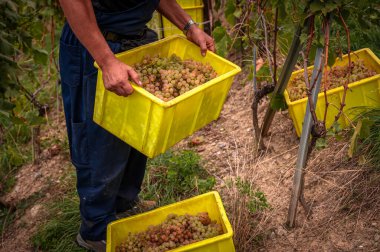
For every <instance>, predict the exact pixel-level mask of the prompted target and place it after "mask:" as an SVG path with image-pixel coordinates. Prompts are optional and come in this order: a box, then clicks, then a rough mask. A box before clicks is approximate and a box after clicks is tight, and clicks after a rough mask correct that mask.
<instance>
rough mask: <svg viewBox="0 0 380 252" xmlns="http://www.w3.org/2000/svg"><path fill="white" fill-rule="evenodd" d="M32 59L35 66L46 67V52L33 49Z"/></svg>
mask: <svg viewBox="0 0 380 252" xmlns="http://www.w3.org/2000/svg"><path fill="white" fill-rule="evenodd" d="M33 59H34V61H35V62H36V63H37V64H41V65H46V62H47V60H48V52H47V51H46V50H43V49H36V48H34V49H33Z"/></svg>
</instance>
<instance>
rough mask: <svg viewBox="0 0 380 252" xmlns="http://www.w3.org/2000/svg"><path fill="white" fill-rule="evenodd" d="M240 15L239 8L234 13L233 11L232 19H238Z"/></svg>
mask: <svg viewBox="0 0 380 252" xmlns="http://www.w3.org/2000/svg"><path fill="white" fill-rule="evenodd" d="M241 14H242V10H241V9H240V8H237V9H236V10H235V11H234V17H236V18H240V17H241Z"/></svg>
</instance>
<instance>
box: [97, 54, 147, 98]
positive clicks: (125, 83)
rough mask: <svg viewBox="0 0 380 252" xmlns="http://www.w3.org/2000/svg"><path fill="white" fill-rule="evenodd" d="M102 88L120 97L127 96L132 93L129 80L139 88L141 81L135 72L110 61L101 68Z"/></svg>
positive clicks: (118, 62) (113, 60)
mask: <svg viewBox="0 0 380 252" xmlns="http://www.w3.org/2000/svg"><path fill="white" fill-rule="evenodd" d="M102 72H103V83H104V87H105V88H106V89H107V90H109V91H111V92H114V93H115V94H117V95H120V96H128V95H130V94H132V93H133V88H132V86H131V84H130V83H129V80H130V79H131V80H133V81H134V82H135V83H136V84H138V85H140V86H141V81H140V78H139V76H138V74H137V73H136V71H135V70H134V69H133V68H132V67H130V66H128V65H126V64H124V63H123V62H121V61H120V60H118V59H117V58H112V59H110V60H109V61H108V62H107V63H106V64H104V65H103V67H102Z"/></svg>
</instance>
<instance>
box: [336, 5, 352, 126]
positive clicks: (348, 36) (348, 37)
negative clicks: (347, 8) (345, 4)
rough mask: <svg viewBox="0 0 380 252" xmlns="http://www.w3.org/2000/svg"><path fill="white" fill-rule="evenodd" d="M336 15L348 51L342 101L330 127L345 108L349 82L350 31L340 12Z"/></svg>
mask: <svg viewBox="0 0 380 252" xmlns="http://www.w3.org/2000/svg"><path fill="white" fill-rule="evenodd" d="M338 14H339V19H340V21H342V24H343V26H344V29H345V31H346V37H347V51H348V69H347V71H348V72H347V79H346V81H345V82H344V84H343V95H342V100H341V102H340V108H339V111H338V114H337V115H336V116H335V120H334V123H333V124H332V125H334V124H335V123H336V122H337V121H338V120H339V118H340V116H341V115H342V113H343V108H344V106H346V94H347V90H348V83H349V82H350V77H351V70H352V69H351V41H350V30H349V28H348V27H347V24H346V22H345V21H344V18H343V16H342V13H341V12H340V10H338Z"/></svg>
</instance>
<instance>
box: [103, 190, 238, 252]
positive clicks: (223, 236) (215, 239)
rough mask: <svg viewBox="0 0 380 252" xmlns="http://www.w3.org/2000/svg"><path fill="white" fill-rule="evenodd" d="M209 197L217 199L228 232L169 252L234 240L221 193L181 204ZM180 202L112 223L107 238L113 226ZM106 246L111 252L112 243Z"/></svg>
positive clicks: (193, 198)
mask: <svg viewBox="0 0 380 252" xmlns="http://www.w3.org/2000/svg"><path fill="white" fill-rule="evenodd" d="M209 195H213V196H214V197H215V199H216V204H217V206H218V208H219V210H220V213H221V219H222V220H223V223H224V224H225V226H226V230H227V232H226V233H224V234H221V235H218V236H215V237H212V238H208V239H205V240H202V241H198V242H194V243H191V244H188V245H185V246H181V247H178V248H175V249H172V250H169V251H168V252H179V251H186V249H187V248H189V247H191V248H192V249H194V248H199V247H202V246H204V245H208V244H209V243H210V242H218V241H223V240H227V239H230V238H232V236H233V230H232V226H231V223H230V222H229V220H228V218H227V214H226V211H225V209H224V206H223V203H222V199H221V197H220V195H219V193H218V192H217V191H211V192H207V193H203V194H201V195H197V196H194V197H191V198H189V199H185V200H181V201H179V202H188V201H193V200H195V199H198V198H203V197H205V196H209ZM179 202H175V203H172V204H169V205H165V206H162V207H159V208H156V209H153V210H151V211H148V212H145V213H142V214H138V215H135V216H131V217H128V218H124V219H120V220H117V221H114V222H112V223H110V224H109V225H108V226H107V237H111V228H112V225H116V224H118V223H121V222H124V221H126V220H131V219H136V218H141V217H144V216H146V215H149V214H150V213H151V212H154V211H158V210H160V211H161V210H166V209H168V208H171V207H173V206H174V205H176V204H177V203H179ZM106 246H107V251H111V243H109V242H107V244H106Z"/></svg>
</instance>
